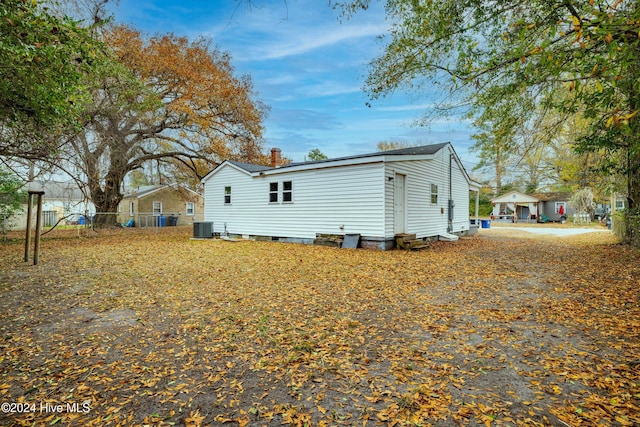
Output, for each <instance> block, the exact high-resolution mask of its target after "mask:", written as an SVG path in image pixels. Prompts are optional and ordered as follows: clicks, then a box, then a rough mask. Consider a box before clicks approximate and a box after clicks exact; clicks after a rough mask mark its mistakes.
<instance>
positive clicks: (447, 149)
mask: <svg viewBox="0 0 640 427" xmlns="http://www.w3.org/2000/svg"><path fill="white" fill-rule="evenodd" d="M271 159H272V165H271V166H270V167H269V166H259V165H253V164H247V163H240V162H235V161H229V160H227V161H224V162H222V163H221V164H220V165H219V166H218V167H217V168H215V169H214V170H213V171H211V172H210V173H209V174H208V175H207V176H205V177H204V179H203V180H202V182H203V184H204V199H205V205H204V221H205V222H212V223H213V228H212V231H213V233H214V234H218V233H228V234H230V235H239V236H251V237H270V238H272V239H273V240H285V241H297V242H303V243H311V242H313V241H314V239H315V238H316V237H317V236H318V235H320V234H330V235H346V234H358V235H360V245H361V246H362V247H374V248H379V249H389V248H392V247H393V246H394V244H395V235H397V234H402V233H411V234H416V236H417V238H418V239H425V240H426V239H435V238H437V237H438V236H448V237H451V234H457V235H461V234H466V233H468V232H469V228H470V221H469V191H470V190H471V191H476V193H477V192H478V191H479V189H480V184H478V183H476V182H474V181H472V180H471V179H470V178H469V175H468V174H467V172H466V171H465V169H464V167H463V166H462V163H461V162H460V159H459V158H458V156H457V155H456V153H455V151H454V149H453V147H452V146H451V144H450V143H442V144H436V145H428V146H422V147H412V148H405V149H399V150H392V151H384V152H377V153H371V154H363V155H357V156H350V157H342V158H335V159H328V160H320V161H313V162H304V163H291V164H288V165H283V166H280V150H279V149H273V150H272V151H271ZM476 211H477V209H476ZM476 224H477V222H476Z"/></svg>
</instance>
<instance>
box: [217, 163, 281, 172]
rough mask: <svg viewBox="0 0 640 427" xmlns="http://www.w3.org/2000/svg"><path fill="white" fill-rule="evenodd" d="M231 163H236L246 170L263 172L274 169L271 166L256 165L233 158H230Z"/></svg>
mask: <svg viewBox="0 0 640 427" xmlns="http://www.w3.org/2000/svg"><path fill="white" fill-rule="evenodd" d="M228 162H229V163H231V164H232V165H235V166H237V167H239V168H241V169H244V170H246V171H247V172H262V171H266V170H269V169H273V168H272V167H271V166H262V165H254V164H253V163H244V162H236V161H233V160H228Z"/></svg>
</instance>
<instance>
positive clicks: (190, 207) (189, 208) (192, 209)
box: [184, 202, 196, 216]
mask: <svg viewBox="0 0 640 427" xmlns="http://www.w3.org/2000/svg"><path fill="white" fill-rule="evenodd" d="M184 211H185V213H186V215H187V216H194V215H195V213H196V206H195V204H194V203H193V202H187V203H186V206H185V208H184Z"/></svg>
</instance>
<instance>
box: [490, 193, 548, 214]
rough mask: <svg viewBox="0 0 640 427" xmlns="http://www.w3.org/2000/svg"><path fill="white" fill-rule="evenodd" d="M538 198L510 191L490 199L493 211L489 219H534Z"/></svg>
mask: <svg viewBox="0 0 640 427" xmlns="http://www.w3.org/2000/svg"><path fill="white" fill-rule="evenodd" d="M538 202H539V199H538V198H536V197H533V196H530V195H528V194H524V193H519V192H517V191H511V192H509V193H506V194H503V195H502V196H499V197H496V198H494V199H492V200H491V205H492V206H493V211H492V212H491V219H493V220H506V221H511V222H517V221H518V220H526V221H534V222H535V221H536V220H537V219H538V212H539V203H538Z"/></svg>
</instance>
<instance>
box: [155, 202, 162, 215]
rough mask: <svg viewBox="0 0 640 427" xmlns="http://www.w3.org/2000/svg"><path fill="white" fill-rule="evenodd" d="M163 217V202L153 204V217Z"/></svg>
mask: <svg viewBox="0 0 640 427" xmlns="http://www.w3.org/2000/svg"><path fill="white" fill-rule="evenodd" d="M160 215H162V202H153V216H160Z"/></svg>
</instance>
